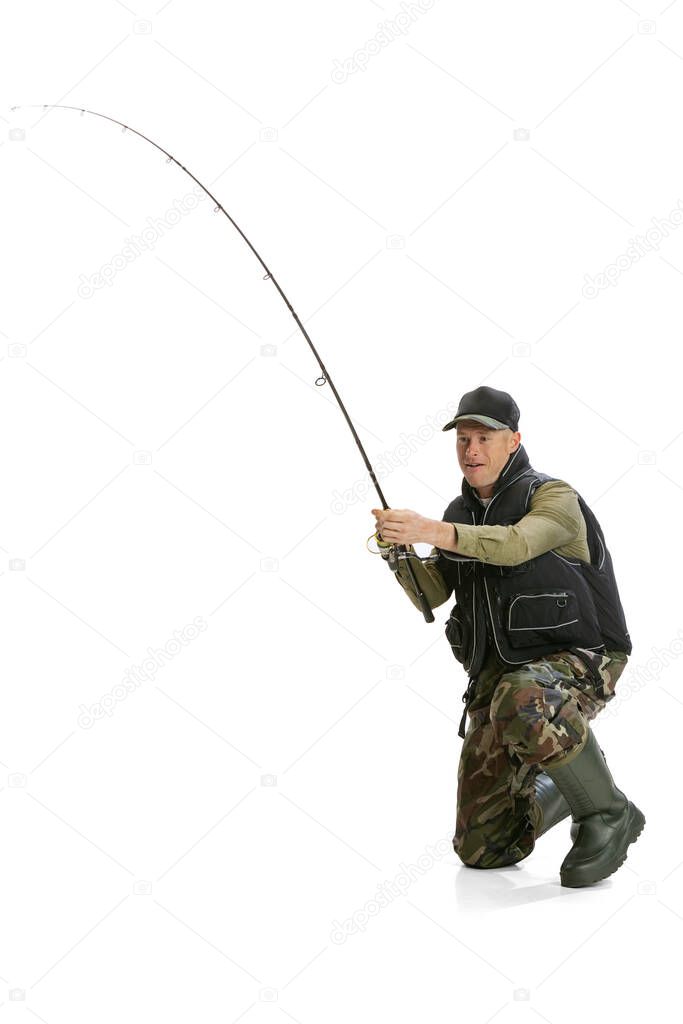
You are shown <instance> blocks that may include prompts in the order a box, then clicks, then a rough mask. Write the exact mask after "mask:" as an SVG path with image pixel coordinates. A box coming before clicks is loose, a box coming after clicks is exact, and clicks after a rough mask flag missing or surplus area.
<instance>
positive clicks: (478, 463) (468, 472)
mask: <svg viewBox="0 0 683 1024" xmlns="http://www.w3.org/2000/svg"><path fill="white" fill-rule="evenodd" d="M455 430H456V443H457V446H458V462H459V463H460V468H461V470H462V471H463V473H464V475H465V479H466V480H467V482H468V484H469V485H470V486H471V487H474V488H475V489H476V491H477V493H478V494H479V496H480V497H481V498H490V497H491V495H492V494H493V487H494V484H495V482H496V480H497V479H498V477H499V476H500V472H501V470H502V469H503V467H504V465H505V463H506V462H507V460H508V458H509V457H510V453H511V452H513V451H514V450H515V449H516V448H517V447H519V443H520V441H521V438H522V435H521V434H520V432H519V431H518V430H517V431H512V430H510V429H509V428H508V427H506V429H505V430H494V429H493V428H492V427H487V426H485V425H484V424H483V423H477V422H476V420H461V421H460V423H458V424H457V425H456V428H455Z"/></svg>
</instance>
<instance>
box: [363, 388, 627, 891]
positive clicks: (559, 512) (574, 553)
mask: <svg viewBox="0 0 683 1024" xmlns="http://www.w3.org/2000/svg"><path fill="white" fill-rule="evenodd" d="M519 415H520V414H519V409H518V407H517V404H516V403H515V401H514V399H513V398H512V397H511V396H510V395H509V394H508V393H507V392H505V391H498V390H496V389H495V388H489V387H479V388H476V389H475V390H474V391H469V392H467V394H465V395H463V397H462V399H461V401H460V404H459V406H458V411H457V413H456V415H455V417H454V418H453V419H452V420H451V421H450V423H447V424H446V425H445V426H444V427H443V430H451V429H453V428H456V443H457V455H458V462H459V464H460V468H461V470H462V472H463V474H464V476H463V482H462V493H461V495H460V496H459V497H457V498H455V500H454V501H452V502H451V503H450V504H449V505H448V507H447V509H446V511H445V512H444V514H443V517H442V519H441V521H438V520H431V519H426V518H424V517H423V516H420V515H418V513H416V512H413V511H411V510H410V509H402V510H396V509H372V513H373V515H374V516H375V517H376V518H375V525H376V530H377V533H376V537H377V543H378V544H379V545H380V547H381V548H382V557H383V558H384V559H385V560H388V561H389V564H390V566H391V567H392V569H393V570H394V572H395V575H396V578H397V579H398V581H399V583H400V584H401V586H402V587H403V589H404V590H405V591H406V593H407V594H408V596H409V598H410V599H411V601H412V602H413V604H414V605H415V606H416V607H417V608H419V604H418V602H417V599H416V597H415V594H414V591H413V588H412V585H411V581H410V577H409V575H408V572H407V569H406V560H407V559H408V558H410V559H411V564H412V568H413V571H414V573H415V576H416V579H417V582H418V584H419V586H420V587H421V589H422V591H423V593H424V595H425V597H426V599H427V601H428V602H429V605H430V607H432V608H435V607H437V606H438V605H440V604H443V603H444V602H445V601H446V600H447V599H448V597H449V596H450V595H451V593H452V592H454V594H455V598H456V603H455V605H454V606H453V608H452V609H451V613H450V617H449V619H448V621H447V623H446V627H445V632H446V636H447V639H448V641H449V643H450V645H451V648H452V650H453V653H454V655H455V657H456V658H457V660H458V661H459V662H461V664H462V665H463V666H464V668H465V671H466V672H467V673H468V676H469V684H468V687H467V691H466V692H465V694H464V695H463V701H464V702H465V710H464V711H463V716H462V721H461V723H460V731H459V735H460V736H461V737H463V740H464V742H463V745H462V750H461V754H460V762H459V765H458V794H457V810H456V828H455V835H454V837H453V847H454V849H455V851H456V853H457V854H458V856H459V857H460V859H461V860H462V861H463V863H464V864H466V865H468V866H470V867H478V868H493V867H502V866H504V865H508V864H515V863H516V862H517V861H520V860H523V859H524V858H525V857H527V856H528V855H529V854H530V853H531V851H532V850H533V848H534V845H535V841H536V839H537V838H538V836H540V835H542V834H543V833H544V832H547V831H548V829H549V828H552V826H553V825H556V824H557V823H558V822H559V821H562V820H563V819H564V818H566V817H567V815H569V814H571V816H572V826H571V829H570V836H571V839H572V840H573V845H572V848H571V849H570V851H569V852H568V854H567V856H566V857H565V858H564V861H563V862H562V865H561V867H560V881H561V884H562V885H565V886H573V887H578V886H585V885H591V884H593V883H594V882H597V881H599V880H600V879H602V878H606V877H607V876H608V875H611V874H612V873H613V872H614V871H616V870H617V868H618V867H620V865H621V864H622V863H623V862H624V860H625V859H626V855H627V851H628V846H629V844H630V843H632V842H635V840H636V839H637V837H638V836H639V834H640V832H641V831H642V829H643V826H644V824H645V818H644V816H643V814H642V812H641V811H640V810H639V808H638V807H636V805H635V804H634V803H633V802H632V801H631V800H629V799H628V797H627V796H626V795H625V794H624V793H623V792H622V791H621V790H620V789H618V788H617V787H616V786H615V784H614V780H613V778H612V775H611V773H610V770H609V768H608V767H607V764H606V762H605V759H604V755H603V752H602V750H601V749H600V747H599V745H598V743H597V740H596V738H595V734H594V733H593V731H592V730H591V728H590V725H589V722H590V721H591V720H592V719H593V718H595V716H596V715H597V714H598V712H599V711H601V710H602V708H604V707H605V704H606V703H607V702H608V701H609V700H611V699H612V698H613V697H614V692H615V686H616V682H617V680H618V678H619V676H620V675H621V673H622V672H623V670H624V668H625V666H626V662H627V660H628V656H629V655H630V654H631V650H632V645H631V640H630V637H629V634H628V630H627V628H626V622H625V618H624V612H623V609H622V605H621V601H620V598H619V592H618V589H617V584H616V580H615V577H614V571H613V567H612V559H611V557H610V554H609V551H608V550H607V547H606V544H605V539H604V535H603V532H602V529H601V527H600V524H599V523H598V521H597V519H596V518H595V516H594V515H593V513H592V511H591V509H590V508H589V507H588V505H587V504H586V503H585V501H584V500H583V498H582V497H581V496H580V495H579V494H578V493H577V492H576V491H574V490H573V489H572V488H571V487H570V486H569V484H567V483H566V482H565V481H562V480H557V479H556V478H554V477H551V476H549V475H548V474H545V473H540V472H537V471H536V470H535V469H533V468H532V466H531V465H530V463H529V458H528V456H527V454H526V451H525V449H524V447H523V446H522V444H521V434H520V432H519V430H518V424H519ZM415 543H428V544H432V545H433V547H432V552H431V554H430V555H429V557H428V558H427V559H425V560H420V559H419V557H418V556H417V555H416V553H415V550H414V548H413V544H415ZM400 545H403V546H405V547H406V548H407V550H406V551H404V552H398V551H397V550H396V547H397V546H400ZM468 714H469V718H470V722H469V726H468V728H467V732H465V722H466V718H467V715H468Z"/></svg>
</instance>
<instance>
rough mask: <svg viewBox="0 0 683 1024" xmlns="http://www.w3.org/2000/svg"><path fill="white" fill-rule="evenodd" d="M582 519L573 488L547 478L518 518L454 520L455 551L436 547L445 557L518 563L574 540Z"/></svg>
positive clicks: (493, 562) (499, 563)
mask: <svg viewBox="0 0 683 1024" xmlns="http://www.w3.org/2000/svg"><path fill="white" fill-rule="evenodd" d="M582 522H583V515H582V513H581V507H580V505H579V500H578V497H577V494H576V491H575V490H574V489H573V488H572V487H570V486H569V484H567V483H565V481H564V480H548V481H547V482H546V483H544V484H541V485H540V486H539V487H537V488H536V490H535V491H534V493H533V494H532V496H531V500H530V502H529V511H528V512H527V514H526V515H525V516H522V518H521V519H520V520H518V522H516V523H513V524H512V525H511V526H475V525H474V524H471V525H470V524H467V523H457V524H455V530H457V541H456V542H455V543H456V546H457V551H453V552H449V551H448V550H442V549H439V550H441V553H442V555H443V556H444V557H445V558H448V557H449V556H450V555H453V557H454V558H457V556H458V555H465V556H469V557H471V558H476V559H477V560H478V561H480V562H489V563H491V564H492V565H519V564H520V563H521V562H527V561H529V559H531V558H537V557H538V555H542V554H543V553H544V552H545V551H551V550H553V549H555V548H561V547H562V546H563V545H566V544H569V543H570V542H571V541H573V540H575V539H576V538H577V537H578V535H579V533H580V531H581V526H582Z"/></svg>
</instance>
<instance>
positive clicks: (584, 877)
mask: <svg viewBox="0 0 683 1024" xmlns="http://www.w3.org/2000/svg"><path fill="white" fill-rule="evenodd" d="M629 814H630V821H629V824H628V829H627V831H626V833H625V836H624V842H623V846H622V847H621V849H620V850H619V851H618V852H617V853H616V855H615V858H612V860H610V861H609V862H608V863H607V864H605V865H604V866H603V868H602V869H601V870H597V871H596V872H594V873H592V874H591V873H589V872H586V871H584V872H583V873H581V874H580V875H579V874H577V873H576V872H570V873H568V874H564V873H563V872H562V871H560V884H561V885H565V886H568V887H569V888H572V889H578V888H580V887H582V886H584V885H593V883H594V882H600V881H602V879H603V878H609V876H610V875H613V874H614V872H615V871H616V870H617V869H618V868H620V867H621V865H622V864H623V863H624V861H625V860H626V857H627V855H628V847H629V846H630V845H631V843H635V841H636V839H637V838H638V836H639V835H640V833H641V832H642V831H643V829H644V827H645V815H644V814H643V812H642V811H641V810H640V808H638V807H636V805H635V804H633V803H631V802H630V801H629Z"/></svg>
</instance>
